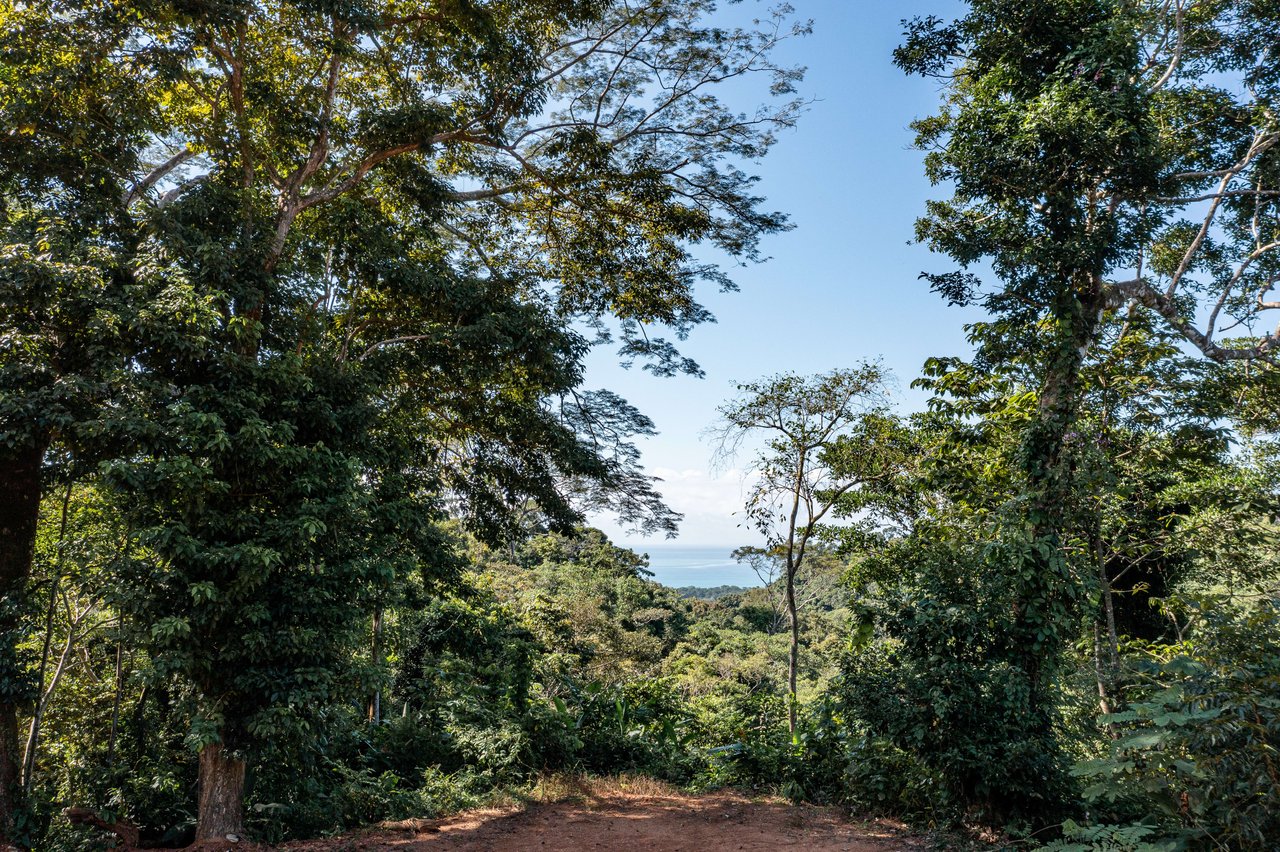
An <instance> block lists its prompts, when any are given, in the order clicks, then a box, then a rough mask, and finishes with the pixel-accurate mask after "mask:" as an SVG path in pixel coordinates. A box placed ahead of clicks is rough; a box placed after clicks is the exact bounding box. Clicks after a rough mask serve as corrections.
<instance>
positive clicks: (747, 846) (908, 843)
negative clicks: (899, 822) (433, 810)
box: [280, 791, 928, 852]
mask: <svg viewBox="0 0 1280 852" xmlns="http://www.w3.org/2000/svg"><path fill="white" fill-rule="evenodd" d="M280 848H281V849H286V850H290V852H381V851H382V850H386V852H463V850H474V852H481V850H483V852H542V851H543V850H548V852H549V850H556V852H587V850H591V852H596V850H623V852H720V850H729V852H733V850H743V851H744V852H765V850H768V852H776V850H779V849H797V850H801V849H803V850H813V852H837V850H839V852H891V850H914V849H926V848H928V844H927V843H926V842H925V841H924V840H922V839H921V838H918V837H911V836H910V835H908V834H906V833H905V832H904V831H902V830H900V829H899V827H897V826H894V825H892V824H889V823H885V822H874V823H858V822H851V821H849V820H847V819H844V818H843V817H841V815H840V814H839V812H837V811H836V810H834V809H831V808H818V807H812V806H806V805H790V804H787V803H785V802H782V801H778V800H772V799H766V800H759V799H750V798H746V797H744V796H742V795H739V794H736V793H715V794H711V795H704V796H684V795H679V794H675V793H669V794H667V793H664V794H660V795H637V794H634V793H631V794H629V793H626V792H621V791H620V792H610V793H608V794H603V795H599V796H593V797H591V798H589V799H587V800H586V801H574V802H554V803H549V804H533V805H530V806H528V807H526V808H523V809H510V808H509V809H491V810H481V811H471V812H469V813H464V814H459V815H456V816H453V817H449V818H446V819H442V820H408V821H405V822H402V823H397V824H394V825H392V826H383V827H382V828H380V829H376V830H373V831H369V832H365V833H360V834H356V835H344V836H343V837H337V838H330V839H327V840H323V841H318V840H309V841H302V842H295V843H289V844H286V845H285V846H283V847H280Z"/></svg>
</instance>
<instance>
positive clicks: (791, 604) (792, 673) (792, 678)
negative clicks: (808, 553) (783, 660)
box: [787, 559, 800, 734]
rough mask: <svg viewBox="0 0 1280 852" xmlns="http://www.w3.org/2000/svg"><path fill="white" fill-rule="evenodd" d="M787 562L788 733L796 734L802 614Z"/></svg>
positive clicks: (793, 573) (790, 566)
mask: <svg viewBox="0 0 1280 852" xmlns="http://www.w3.org/2000/svg"><path fill="white" fill-rule="evenodd" d="M787 562H788V563H789V564H788V565H787V617H788V619H790V622H791V653H790V655H789V656H788V659H787V731H788V732H789V733H793V734H794V733H795V732H796V669H798V668H799V663H800V613H799V612H798V611H797V609H796V571H795V566H794V565H792V564H790V562H791V560H790V559H788V560H787Z"/></svg>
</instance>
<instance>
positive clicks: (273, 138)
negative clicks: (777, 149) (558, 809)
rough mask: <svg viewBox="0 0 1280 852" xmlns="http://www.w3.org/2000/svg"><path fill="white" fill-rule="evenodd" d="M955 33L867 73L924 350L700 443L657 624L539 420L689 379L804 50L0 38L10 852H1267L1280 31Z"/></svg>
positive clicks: (299, 32) (415, 23)
mask: <svg viewBox="0 0 1280 852" xmlns="http://www.w3.org/2000/svg"><path fill="white" fill-rule="evenodd" d="M730 5H735V4H730ZM960 12H961V14H960V16H959V17H958V18H956V19H955V20H947V19H944V18H943V17H940V16H935V15H926V16H924V17H920V18H916V19H913V20H910V21H906V22H904V24H903V27H904V30H905V32H904V33H903V36H902V40H901V43H900V45H899V46H898V48H897V50H896V51H895V52H894V53H893V55H892V61H893V62H894V63H895V64H896V65H897V66H898V68H899V69H900V70H901V71H903V72H904V73H907V74H916V75H923V76H925V77H928V78H931V79H932V80H933V81H934V84H935V86H936V91H937V93H938V96H939V98H940V105H939V107H938V109H937V111H936V112H935V113H934V114H932V115H928V116H924V117H921V118H920V119H919V120H918V121H917V122H916V124H915V125H914V128H913V129H914V131H915V133H916V139H917V145H918V147H919V148H920V150H921V151H922V152H923V162H924V165H923V169H924V172H925V174H926V175H927V176H928V178H929V180H930V181H931V182H932V184H933V189H934V193H933V198H934V200H932V201H930V202H929V203H928V205H927V207H926V208H925V209H923V210H922V211H921V218H920V219H919V221H918V222H917V226H916V233H915V234H914V238H915V240H916V242H917V243H919V244H921V245H923V246H926V247H927V248H928V249H930V250H931V251H932V252H933V254H932V255H931V256H930V261H931V262H932V263H933V264H934V266H932V267H931V268H929V269H927V270H924V272H923V273H922V274H921V276H920V277H921V279H922V282H923V283H921V284H920V285H919V286H920V287H921V288H924V287H926V286H927V287H929V288H932V289H933V290H934V291H936V293H937V294H938V296H939V297H940V298H941V299H943V300H945V301H946V302H947V303H949V304H951V305H956V306H965V307H967V308H969V309H970V311H972V312H977V313H976V315H979V316H980V317H981V319H980V320H977V321H974V322H971V323H970V324H969V325H967V326H966V327H965V330H966V333H967V337H968V340H969V343H970V350H969V352H968V354H966V355H964V356H956V355H954V354H952V353H946V352H932V351H931V353H930V354H931V355H932V356H933V357H929V358H928V360H927V361H925V362H924V364H923V367H922V369H921V370H920V372H919V374H918V375H916V374H912V375H905V376H899V377H898V379H899V380H901V381H903V382H905V383H910V384H911V385H912V386H913V387H914V388H915V389H916V390H917V391H918V392H920V393H921V395H922V398H924V399H927V403H922V404H921V405H920V406H918V407H917V409H911V408H909V407H907V406H906V405H904V404H903V403H902V401H901V399H902V398H901V395H899V394H895V391H894V387H895V380H894V377H893V376H891V375H890V371H889V370H888V368H887V367H886V366H885V365H884V364H883V362H882V361H881V360H880V359H879V358H878V356H877V353H874V352H866V351H860V350H859V349H858V339H859V338H858V335H857V334H856V333H855V332H856V325H857V323H858V322H859V321H860V320H859V318H857V317H850V318H849V323H850V333H849V335H848V337H847V341H845V343H847V347H848V351H846V352H845V354H844V357H842V358H841V360H840V363H839V364H831V365H830V368H829V369H827V370H826V371H825V372H819V373H817V374H811V375H806V374H799V373H796V372H793V371H789V369H788V368H789V367H790V366H791V365H790V364H784V363H780V364H778V365H777V369H776V370H775V371H773V372H772V373H771V374H770V375H767V376H761V377H759V378H756V379H754V380H747V381H743V382H741V383H739V384H738V385H737V386H736V392H735V393H732V394H726V398H725V399H724V401H723V402H722V403H721V405H720V408H719V415H720V419H719V420H718V421H717V422H716V423H710V424H696V425H697V426H698V428H704V429H706V430H707V431H706V434H707V435H708V437H709V438H710V439H711V441H710V443H711V444H712V445H714V446H712V447H710V448H709V451H711V452H714V454H715V456H716V458H717V460H718V461H719V462H720V463H723V464H728V463H730V462H732V463H735V464H739V465H741V466H742V469H743V470H744V471H746V472H747V473H748V474H749V475H748V476H745V477H744V480H743V481H744V483H745V486H744V499H743V505H742V506H741V509H740V515H739V517H740V518H741V520H742V523H743V527H744V533H743V535H744V541H743V542H740V544H741V545H743V546H741V547H740V548H739V549H738V550H737V551H736V552H735V554H734V555H735V558H736V559H738V560H739V561H740V562H742V563H744V564H746V565H749V566H750V567H751V568H753V569H754V571H755V573H756V574H757V575H758V576H759V577H760V578H761V582H762V584H761V585H760V586H759V587H754V588H750V589H741V588H719V589H705V590H697V589H687V588H686V589H673V588H668V587H666V586H663V585H661V584H659V583H657V582H655V581H654V579H653V575H652V574H651V573H650V571H649V570H648V569H649V566H648V565H647V561H646V558H645V557H644V556H643V555H641V554H639V553H637V552H635V551H633V550H631V549H628V548H626V547H621V546H618V545H617V544H615V543H613V542H611V541H610V540H609V539H608V537H607V536H606V535H605V534H603V533H602V532H600V531H599V530H597V529H593V528H592V527H590V526H588V525H587V523H586V519H587V516H588V515H589V514H593V513H595V514H605V515H609V516H611V517H615V518H617V519H619V521H620V523H621V524H623V525H624V526H625V527H626V528H627V529H630V530H632V531H633V532H634V533H635V534H637V535H659V536H661V535H674V534H675V533H676V532H677V530H678V529H679V524H680V521H681V516H680V514H679V513H678V512H675V511H673V510H672V509H671V508H670V507H669V506H668V505H667V504H666V503H665V502H664V500H663V497H662V494H661V488H662V483H661V482H660V481H659V480H657V479H656V478H655V477H654V476H653V475H651V474H650V473H649V472H648V471H647V469H646V467H645V465H644V463H643V460H642V459H641V456H640V451H639V449H638V443H637V442H638V441H639V440H640V439H642V438H645V437H646V436H649V435H652V434H653V432H654V430H655V427H654V423H653V422H652V420H651V419H650V418H649V416H648V415H647V414H646V413H645V412H642V411H640V410H639V409H637V408H636V407H634V406H633V405H632V404H630V403H628V402H627V401H626V400H625V399H623V398H622V397H621V396H620V395H619V394H618V393H617V392H615V391H614V390H611V389H599V388H593V387H589V386H588V385H587V383H586V379H585V376H586V374H587V373H586V371H587V366H586V365H587V362H588V356H589V354H590V353H592V352H593V351H595V350H597V349H600V348H604V349H606V350H608V351H611V352H612V353H613V354H614V356H615V358H616V360H618V361H620V362H622V363H623V364H626V365H628V366H630V365H635V366H638V367H640V368H642V369H644V370H647V371H649V372H650V373H652V374H653V375H654V376H656V377H659V378H661V377H672V376H676V375H694V376H696V375H700V372H701V368H700V367H699V365H698V364H697V363H696V362H695V361H694V360H693V359H691V358H689V357H687V356H686V355H685V354H684V353H683V352H682V351H681V346H682V345H683V344H682V341H684V340H685V339H686V337H687V336H688V335H689V334H690V333H694V332H695V331H696V328H697V326H699V325H702V324H704V323H707V322H710V321H711V320H712V319H713V317H712V316H711V314H710V312H709V311H708V310H707V309H706V308H705V307H703V305H702V304H701V302H700V301H699V299H700V298H702V297H701V296H700V293H705V292H707V290H708V288H712V289H714V288H719V289H720V290H723V291H731V290H733V289H735V284H734V281H733V280H732V278H731V277H730V273H732V272H734V271H735V270H736V268H737V267H739V266H741V265H746V264H752V263H755V262H757V261H761V260H763V259H764V258H765V255H766V252H765V250H764V247H763V246H762V241H763V240H765V238H767V237H769V236H771V235H774V234H778V233H780V232H783V231H786V230H789V229H790V227H791V224H790V220H789V219H788V217H787V215H786V214H785V213H781V212H776V211H774V210H772V209H771V207H770V205H769V204H768V203H767V202H766V200H765V199H764V197H763V196H762V192H763V190H762V189H761V188H760V187H759V186H758V184H757V180H758V179H757V173H758V171H759V166H760V162H761V159H762V158H763V157H765V156H766V155H768V154H769V152H770V150H771V149H772V147H773V146H774V144H775V143H776V142H777V141H778V140H779V138H780V135H781V134H782V133H783V132H784V131H789V130H790V129H792V128H793V127H795V126H796V123H797V121H799V120H801V119H802V114H803V113H804V112H805V110H806V108H807V107H809V106H810V105H811V101H810V100H809V99H808V96H807V95H805V94H804V92H803V70H802V69H800V68H796V67H792V66H790V65H788V64H787V63H784V62H782V61H780V60H778V59H777V55H778V54H779V52H780V51H781V49H782V47H783V46H784V45H786V44H787V43H788V42H789V41H791V40H793V39H800V38H803V37H804V36H806V35H807V34H809V32H810V24H809V22H808V21H807V18H806V17H805V14H804V9H803V8H801V9H799V10H795V9H792V8H791V7H789V6H787V5H785V4H784V5H781V6H779V7H777V8H774V9H769V8H767V7H765V6H763V5H761V6H760V7H759V8H758V9H757V10H756V11H755V14H747V15H746V16H745V17H741V16H740V18H741V25H740V26H736V25H732V24H731V23H729V21H730V18H727V17H725V15H726V14H727V12H726V10H725V9H723V8H720V9H717V6H716V4H715V3H714V2H713V0H638V1H637V0H476V2H454V0H141V2H135V0H129V1H128V2H124V0H0V596H2V597H0V849H4V848H6V847H9V846H12V847H16V848H18V849H31V850H90V849H102V848H109V847H111V846H112V845H118V844H123V845H124V846H144V847H164V848H178V847H182V846H186V845H190V844H197V845H201V844H203V845H204V848H206V849H212V848H218V849H222V848H224V846H225V845H226V844H232V845H234V844H237V843H248V842H260V843H265V844H273V843H277V842H282V841H285V840H289V839H297V838H312V837H319V836H324V835H328V834H333V833H338V832H343V831H346V830H349V829H354V828H358V827H361V826H366V825H369V824H372V823H377V822H379V821H382V820H388V819H402V818H416V817H429V816H434V815H440V814H446V813H451V812H455V811H457V810H459V809H462V808H466V807H469V806H473V805H478V804H482V803H484V802H486V801H489V800H491V799H492V798H493V797H495V796H500V795H505V794H511V793H513V792H516V793H518V792H519V791H522V790H527V789H529V788H530V785H532V784H535V783H536V782H537V781H538V779H539V778H544V777H546V776H547V774H548V773H558V772H564V773H588V774H592V775H602V776H607V775H615V774H618V773H623V772H627V773H638V774H642V775H648V776H651V777H652V778H655V779H659V780H661V781H663V782H666V783H669V784H672V785H675V786H678V787H681V788H684V789H685V790H687V791H690V792H698V791H710V790H718V789H722V788H735V789H739V790H744V791H759V792H768V793H770V794H777V795H781V796H785V797H787V798H789V799H791V800H794V801H797V802H800V801H803V802H810V803H817V804H831V805H838V806H841V807H843V808H845V809H846V810H847V811H848V812H849V813H852V814H858V815H861V816H867V817H894V818H899V819H902V820H905V821H906V822H907V823H909V824H913V825H917V826H920V827H922V828H927V829H929V830H945V831H947V832H950V834H949V835H948V836H950V837H952V838H956V839H957V840H956V842H964V843H969V842H972V843H975V844H978V843H992V844H995V845H997V846H1006V847H1012V846H1016V847H1018V848H1027V849H1041V850H1056V852H1067V850H1072V851H1073V852H1075V850H1098V852H1104V850H1105V851H1106V852H1153V850H1162V851H1163V852H1173V850H1221V849H1230V850H1273V849H1275V848H1278V847H1280V755H1278V754H1277V748H1280V428H1278V427H1277V424H1278V423H1280V327H1277V326H1275V325H1274V323H1275V320H1276V316H1277V314H1280V63H1277V62H1276V61H1275V56H1274V54H1275V48H1276V45H1277V44H1280V4H1277V3H1275V2H1271V0H1135V2H1121V0H1018V2H1014V0H971V2H969V3H967V4H963V6H962V8H961V10H960ZM732 20H739V18H733V19H732ZM885 61H886V62H888V61H890V58H889V57H888V56H886V58H885ZM856 84H857V82H856V81H850V85H856ZM874 120H875V117H874V116H867V117H866V121H874ZM868 203H870V202H868ZM911 236H912V235H911V234H903V239H904V240H906V239H907V238H909V237H911ZM708 258H714V259H716V261H715V262H713V261H711V260H708ZM856 261H857V258H850V259H849V264H850V265H851V266H852V265H856ZM775 274H777V275H778V276H780V277H782V278H785V276H786V275H787V270H785V269H778V270H775ZM911 283H912V282H910V281H907V282H879V283H875V282H872V283H864V284H860V285H859V286H873V285H874V286H894V287H898V286H902V287H906V286H910V285H911ZM833 286H834V285H833ZM841 286H844V285H841ZM737 298H741V299H749V298H751V294H750V293H744V294H742V295H741V296H739V297H737ZM814 307H815V310H820V309H821V306H814ZM973 315H975V314H973V313H971V314H970V316H973ZM793 332H794V333H803V330H799V331H794V330H793ZM925 344H926V345H928V341H926V342H925ZM743 345H750V341H748V342H746V343H744V344H743ZM748 378H749V377H748ZM748 537H749V538H748ZM751 541H754V542H755V544H754V545H752V544H750V542H751Z"/></svg>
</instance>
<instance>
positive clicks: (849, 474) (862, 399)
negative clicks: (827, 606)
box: [714, 364, 885, 731]
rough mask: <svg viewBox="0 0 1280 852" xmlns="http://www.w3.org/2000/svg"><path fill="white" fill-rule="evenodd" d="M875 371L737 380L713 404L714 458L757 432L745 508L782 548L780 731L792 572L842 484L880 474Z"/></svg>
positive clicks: (794, 648) (879, 379) (795, 651)
mask: <svg viewBox="0 0 1280 852" xmlns="http://www.w3.org/2000/svg"><path fill="white" fill-rule="evenodd" d="M884 383H885V375H884V371H883V370H882V369H881V368H880V367H879V365H876V364H863V365H861V366H860V367H857V368H854V369H845V370H833V371H831V372H830V373H825V374H820V375H817V376H812V377H801V376H796V375H791V374H783V375H779V376H775V377H773V378H769V379H764V380H762V381H759V382H750V383H747V384H741V385H738V396H737V397H736V398H735V399H733V400H731V401H729V402H727V403H725V404H724V405H722V406H720V408H719V412H720V423H719V424H718V425H717V426H716V427H715V430H714V434H715V436H716V438H717V441H718V446H717V450H716V452H717V455H718V457H719V458H720V459H721V460H727V459H729V458H732V457H733V456H734V455H735V454H736V453H737V452H738V450H739V449H740V448H741V446H742V444H743V442H744V441H746V440H748V439H749V438H753V437H755V436H757V435H759V436H761V437H763V439H764V446H763V448H762V449H760V451H759V452H758V453H757V455H756V456H755V458H754V460H753V464H752V470H753V473H754V474H755V475H756V477H757V480H756V483H755V485H753V486H752V489H751V492H750V494H749V495H748V498H747V506H746V511H747V517H748V518H750V519H751V521H752V522H753V523H754V524H755V525H756V526H757V527H758V528H759V529H760V531H761V532H762V533H763V534H764V536H765V538H766V540H767V541H768V544H769V547H770V548H771V549H772V548H777V550H778V551H779V552H780V553H781V555H782V571H781V576H780V578H779V579H780V580H781V581H782V585H783V589H784V593H785V606H786V612H787V624H788V626H789V628H790V631H791V644H790V652H789V654H788V660H787V686H788V695H789V699H790V701H789V703H790V708H789V713H788V725H789V730H791V731H794V730H795V727H796V672H797V668H798V663H799V657H800V613H799V606H798V604H797V599H796V576H797V574H798V573H799V571H800V569H801V568H802V567H803V565H804V561H805V556H806V555H807V551H808V549H809V546H810V542H811V540H812V539H813V538H814V536H815V534H817V532H818V530H819V525H820V524H821V523H822V521H823V520H824V519H825V518H826V517H827V515H828V514H829V513H830V512H831V510H832V509H833V508H835V507H836V505H837V504H838V503H839V502H840V501H841V499H842V498H844V497H845V496H846V495H847V494H849V492H851V491H853V490H854V489H857V488H859V487H860V486H863V485H865V484H867V483H868V482H869V481H870V480H872V479H874V478H876V477H878V476H881V475H882V474H883V470H882V469H881V465H880V461H881V458H880V456H879V455H878V453H877V446H876V441H875V438H876V432H877V427H878V425H879V422H878V421H879V417H878V414H879V411H878V408H879V406H882V405H883V403H884V400H885V387H884Z"/></svg>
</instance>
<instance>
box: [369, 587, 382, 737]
mask: <svg viewBox="0 0 1280 852" xmlns="http://www.w3.org/2000/svg"><path fill="white" fill-rule="evenodd" d="M373 665H374V667H375V668H377V669H378V670H379V671H381V669H382V605H381V604H379V605H378V608H377V609H375V610H374V611H373ZM368 716H369V721H370V722H373V723H374V724H375V725H376V724H380V723H381V722H382V687H381V686H378V687H377V688H375V689H374V690H373V694H372V695H370V696H369V713H368Z"/></svg>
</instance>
